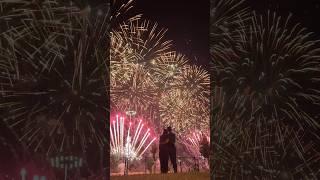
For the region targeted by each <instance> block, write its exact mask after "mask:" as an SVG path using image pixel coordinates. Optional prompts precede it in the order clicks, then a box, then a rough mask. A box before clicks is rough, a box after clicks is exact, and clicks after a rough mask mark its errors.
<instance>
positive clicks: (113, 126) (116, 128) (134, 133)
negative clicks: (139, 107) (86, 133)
mask: <svg viewBox="0 0 320 180" xmlns="http://www.w3.org/2000/svg"><path fill="white" fill-rule="evenodd" d="M110 137H111V138H110V139H111V143H110V146H111V154H113V155H115V156H117V157H119V158H121V157H125V158H128V159H129V160H134V159H141V156H142V155H143V154H144V153H145V152H146V150H147V149H148V148H149V147H150V145H151V144H152V143H153V142H154V141H155V140H156V138H152V137H151V130H150V128H146V124H144V123H143V121H142V120H139V121H138V122H133V121H128V120H125V119H124V117H121V116H118V115H116V120H113V121H112V122H110Z"/></svg>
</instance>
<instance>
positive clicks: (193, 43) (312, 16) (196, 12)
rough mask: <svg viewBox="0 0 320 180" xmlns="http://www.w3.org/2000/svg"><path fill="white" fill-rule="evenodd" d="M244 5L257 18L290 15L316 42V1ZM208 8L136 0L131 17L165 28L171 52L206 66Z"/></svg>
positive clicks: (171, 0) (205, 0) (319, 12)
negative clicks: (259, 16) (171, 43)
mask: <svg viewBox="0 0 320 180" xmlns="http://www.w3.org/2000/svg"><path fill="white" fill-rule="evenodd" d="M245 4H246V5H247V6H248V7H250V9H251V10H254V11H256V12H257V13H259V14H266V13H267V11H268V10H271V12H277V14H278V15H281V16H283V17H287V16H288V15H289V14H290V13H291V14H292V18H291V20H292V22H293V23H300V24H301V25H302V26H303V27H306V28H307V29H308V31H310V32H314V37H316V38H318V39H320V23H319V22H318V21H319V19H318V18H320V0H305V1H303V0H259V1H258V0H246V2H245ZM209 7H210V1H209V0H201V1H187V0H136V1H135V3H134V8H133V10H132V11H131V13H132V14H139V13H142V14H143V17H144V18H146V19H149V20H151V21H155V22H158V23H159V25H160V27H163V28H168V33H167V39H171V40H173V45H174V49H176V50H177V51H178V52H181V53H184V54H186V55H187V56H188V57H189V58H190V59H193V60H194V59H195V57H196V59H197V62H196V63H197V64H199V65H202V66H208V62H209V53H208V49H209V48H208V47H209V44H208V43H209V41H208V39H209V38H208V34H209ZM206 69H208V68H206Z"/></svg>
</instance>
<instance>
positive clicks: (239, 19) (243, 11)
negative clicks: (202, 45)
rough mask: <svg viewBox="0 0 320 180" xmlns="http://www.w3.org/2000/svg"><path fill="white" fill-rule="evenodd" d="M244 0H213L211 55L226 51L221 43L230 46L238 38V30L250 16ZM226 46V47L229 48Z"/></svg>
mask: <svg viewBox="0 0 320 180" xmlns="http://www.w3.org/2000/svg"><path fill="white" fill-rule="evenodd" d="M244 2H245V1H244V0H211V1H210V3H211V7H210V52H211V56H212V57H213V58H215V56H217V55H219V54H220V52H221V51H222V52H223V51H224V50H225V48H222V47H221V45H222V44H223V45H225V46H227V47H229V46H230V45H232V43H233V42H234V41H236V40H237V37H236V32H237V31H239V30H240V29H241V28H243V27H242V26H241V25H242V24H243V23H245V22H247V20H248V19H249V18H250V13H249V11H248V10H249V9H248V8H246V7H245V6H244ZM227 47H226V48H227Z"/></svg>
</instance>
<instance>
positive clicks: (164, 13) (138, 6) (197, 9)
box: [131, 0, 210, 67]
mask: <svg viewBox="0 0 320 180" xmlns="http://www.w3.org/2000/svg"><path fill="white" fill-rule="evenodd" d="M134 6H135V7H134V9H133V10H132V11H131V12H132V13H133V14H140V13H141V14H143V17H144V18H146V19H149V20H151V21H153V22H157V23H158V24H159V26H160V27H161V28H167V29H168V32H167V37H166V38H167V39H169V40H173V50H177V51H178V52H181V53H183V54H185V55H186V56H187V57H189V58H190V60H195V59H197V62H195V63H197V64H199V65H202V66H205V67H206V66H207V65H208V62H209V60H208V59H209V46H208V42H209V38H208V37H209V28H208V27H209V7H210V2H209V0H201V1H197V2H196V1H189V0H136V1H135V3H134Z"/></svg>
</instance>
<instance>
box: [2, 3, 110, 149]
mask: <svg viewBox="0 0 320 180" xmlns="http://www.w3.org/2000/svg"><path fill="white" fill-rule="evenodd" d="M21 2H22V1H21ZM39 3H40V2H39ZM8 4H10V3H9V2H5V3H3V2H1V5H2V8H3V7H7V6H6V5H8ZM28 5H29V6H27V7H26V6H24V8H25V9H16V10H13V11H11V12H14V13H20V15H21V16H22V17H23V18H22V19H20V21H19V22H24V23H23V25H20V26H12V27H11V28H9V29H7V30H6V32H5V33H3V34H1V42H2V43H3V45H4V46H2V47H3V48H2V49H1V51H0V52H1V53H3V54H1V56H4V57H9V58H7V59H6V63H7V65H6V66H2V67H5V70H4V71H2V76H1V79H0V80H1V85H0V86H1V108H5V109H6V110H7V113H6V114H5V115H4V116H5V118H4V120H5V121H6V123H7V124H9V126H10V127H11V128H13V129H15V130H16V131H17V133H18V134H19V136H20V137H19V138H20V141H22V142H25V143H26V144H27V146H28V148H29V149H33V150H34V151H41V152H44V153H46V154H50V153H53V152H61V151H65V150H66V149H69V150H70V149H71V147H70V146H79V147H81V149H82V150H83V151H85V148H86V147H87V146H88V144H89V143H95V144H98V145H99V146H103V144H105V143H106V138H105V135H104V132H105V131H106V130H105V128H104V126H103V124H104V121H103V119H104V115H105V113H106V108H105V106H106V101H107V98H106V93H105V92H106V79H105V78H104V76H105V75H104V74H105V73H106V69H107V67H106V63H105V60H106V59H107V57H108V56H107V54H106V51H105V48H106V46H107V45H106V43H105V42H106V41H107V37H108V35H107V32H108V28H109V17H108V15H107V14H106V15H103V16H101V14H100V15H99V14H98V15H97V14H92V13H91V12H90V11H88V8H85V9H80V8H78V7H75V6H73V5H72V4H71V5H69V4H68V5H65V4H61V3H59V2H57V1H46V2H43V3H40V4H37V3H30V4H28ZM106 8H107V7H106ZM107 9H108V8H107ZM2 10H3V9H2ZM84 11H85V12H87V13H84ZM9 14H10V13H9ZM1 18H5V16H2V17H1ZM7 54H11V55H10V56H6V55H7ZM97 127H101V128H97Z"/></svg>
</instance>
